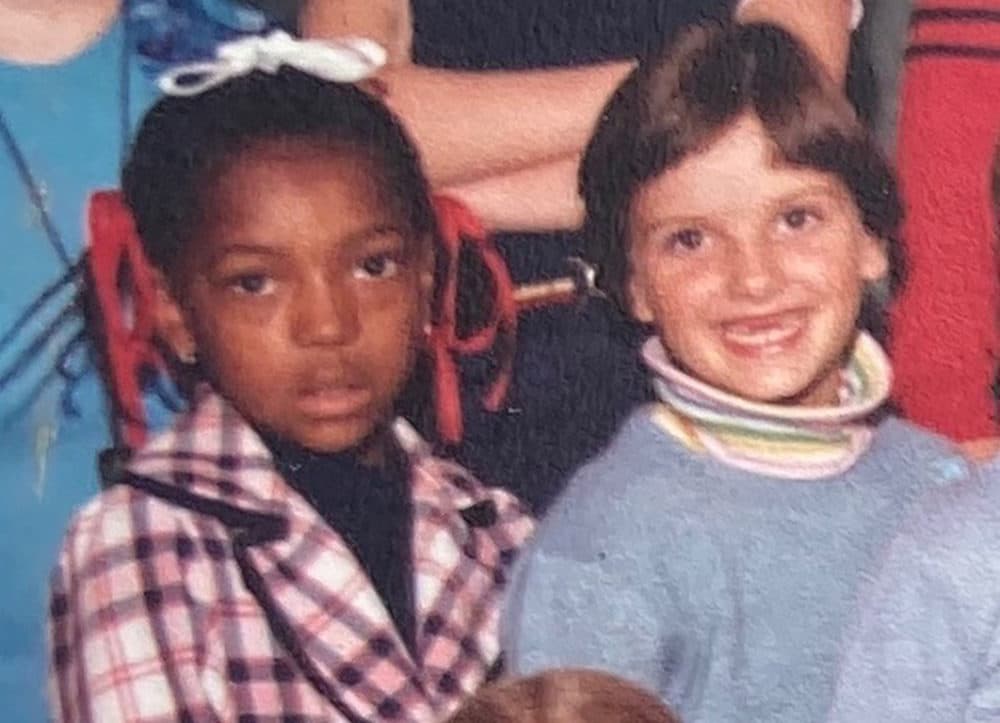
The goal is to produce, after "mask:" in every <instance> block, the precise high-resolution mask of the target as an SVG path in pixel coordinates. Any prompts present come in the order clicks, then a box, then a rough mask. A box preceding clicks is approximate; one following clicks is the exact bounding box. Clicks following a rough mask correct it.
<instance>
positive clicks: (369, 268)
mask: <svg viewBox="0 0 1000 723" xmlns="http://www.w3.org/2000/svg"><path fill="white" fill-rule="evenodd" d="M356 273H357V274H358V275H359V276H361V277H363V278H371V279H388V278H392V277H393V276H395V275H396V274H398V273H399V262H398V261H397V260H396V259H395V258H394V257H393V255H392V254H387V253H386V254H372V255H371V256H367V257H365V258H364V259H362V260H361V263H359V264H358V266H357V271H356Z"/></svg>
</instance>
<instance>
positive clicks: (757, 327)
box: [721, 310, 806, 356]
mask: <svg viewBox="0 0 1000 723" xmlns="http://www.w3.org/2000/svg"><path fill="white" fill-rule="evenodd" d="M805 328H806V313H805V311H804V310H795V311H786V312H780V313H776V314H764V315H761V316H749V317H743V318H740V319H735V320H732V321H727V322H723V323H722V324H721V329H722V339H723V342H724V343H725V345H726V347H727V348H729V349H730V350H731V351H733V352H735V353H736V354H739V355H740V356H767V355H771V354H778V353H782V352H785V351H787V350H788V349H789V348H791V347H792V346H793V345H794V344H795V343H796V342H798V340H799V339H800V338H801V337H802V334H803V332H804V331H805Z"/></svg>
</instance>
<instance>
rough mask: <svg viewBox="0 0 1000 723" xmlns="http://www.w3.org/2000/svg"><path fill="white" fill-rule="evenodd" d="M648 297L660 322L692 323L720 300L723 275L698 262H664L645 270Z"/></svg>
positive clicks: (662, 323) (670, 323)
mask: <svg viewBox="0 0 1000 723" xmlns="http://www.w3.org/2000/svg"><path fill="white" fill-rule="evenodd" d="M645 283H646V289H647V298H649V300H650V303H651V305H652V307H653V313H654V315H655V316H656V319H657V322H658V323H659V324H660V325H661V326H662V325H665V324H666V325H672V326H673V325H677V324H679V323H680V322H681V320H684V321H685V323H688V322H690V321H692V320H694V319H697V318H698V317H700V316H702V315H703V313H704V310H706V309H709V308H711V306H710V305H711V303H712V301H713V299H714V300H718V299H719V298H720V297H719V294H720V283H721V279H720V277H719V275H718V274H715V273H712V272H711V271H706V270H704V269H699V268H697V266H696V265H695V264H684V263H678V264H666V263H661V264H659V265H657V266H652V267H650V271H649V272H648V273H647V274H645Z"/></svg>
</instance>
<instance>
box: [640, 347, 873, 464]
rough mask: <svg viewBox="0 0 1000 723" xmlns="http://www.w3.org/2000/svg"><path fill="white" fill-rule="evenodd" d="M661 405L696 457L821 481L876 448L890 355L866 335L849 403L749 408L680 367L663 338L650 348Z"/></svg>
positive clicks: (847, 386) (664, 420) (851, 365)
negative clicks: (876, 421) (874, 423)
mask: <svg viewBox="0 0 1000 723" xmlns="http://www.w3.org/2000/svg"><path fill="white" fill-rule="evenodd" d="M642 355H643V359H644V360H645V362H646V364H647V366H648V367H649V368H650V370H651V371H652V372H653V386H654V389H655V391H656V394H657V397H658V398H659V400H660V403H659V404H657V405H655V408H654V411H653V419H654V421H655V422H656V423H657V424H658V425H659V426H660V427H662V428H663V429H664V430H665V431H666V432H667V433H669V434H670V435H671V436H673V437H675V438H677V439H678V440H680V441H681V442H682V443H683V444H684V445H685V446H687V447H688V448H689V449H692V450H694V451H697V452H700V453H703V454H709V455H711V456H712V457H715V458H716V459H719V460H720V461H722V462H725V463H726V464H729V465H731V466H733V467H738V468H740V469H745V470H748V471H751V472H755V473H757V474H763V475H767V476H771V477H781V478H786V479H803V480H804V479H821V478H823V477H830V476H833V475H837V474H840V473H841V472H843V471H845V470H847V469H848V468H850V467H851V466H852V465H853V464H854V463H855V461H857V459H858V457H860V456H861V454H862V453H863V452H864V451H865V450H866V449H867V448H868V445H869V444H870V442H871V437H872V428H871V426H870V424H869V420H870V418H871V416H872V414H873V413H874V412H875V411H876V410H877V409H879V408H880V407H881V406H882V405H883V404H884V402H885V400H886V399H887V398H888V396H889V391H890V387H891V384H892V370H891V367H890V365H889V361H888V359H887V358H886V355H885V352H883V351H882V348H881V347H880V346H879V344H878V342H876V341H875V340H874V339H873V338H872V337H871V336H870V335H868V334H866V333H864V332H862V333H860V334H859V336H858V339H857V342H856V343H855V347H854V351H853V353H852V354H851V358H850V360H849V361H848V363H847V365H846V367H845V368H844V370H843V384H842V387H841V403H840V404H839V405H837V406H830V407H802V406H798V407H797V406H783V405H778V404H764V403H758V402H752V401H748V400H746V399H742V398H740V397H737V396H734V395H732V394H728V393H726V392H723V391H721V390H719V389H716V388H714V387H712V386H709V385H707V384H705V383H704V382H700V381H698V380H697V379H694V378H693V377H691V376H689V375H687V374H685V373H684V372H682V371H681V370H680V369H678V368H677V367H676V366H674V365H673V364H672V363H671V362H670V360H669V358H668V356H667V354H666V352H665V350H664V348H663V345H662V344H661V343H660V341H659V339H657V338H655V337H654V338H652V339H649V340H648V341H647V342H646V343H645V344H644V345H643V351H642Z"/></svg>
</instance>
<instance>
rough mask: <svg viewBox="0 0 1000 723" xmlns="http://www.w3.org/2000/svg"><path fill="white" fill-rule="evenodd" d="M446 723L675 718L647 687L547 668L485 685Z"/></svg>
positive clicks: (662, 721)
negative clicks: (528, 676) (535, 672)
mask: <svg viewBox="0 0 1000 723" xmlns="http://www.w3.org/2000/svg"><path fill="white" fill-rule="evenodd" d="M448 723H678V719H677V718H676V717H675V716H674V715H672V714H671V712H670V711H669V710H668V709H667V707H666V706H665V705H664V704H663V703H662V702H661V701H660V699H659V698H657V697H656V696H655V695H653V694H652V693H649V692H647V691H645V690H643V689H642V688H639V687H636V686H634V685H632V684H631V683H627V682H625V681H624V680H622V679H620V678H616V677H615V676H613V675H609V674H607V673H601V672H598V671H592V670H553V671H548V672H545V673H541V674H539V675H535V676H532V677H530V678H519V679H516V680H510V681H506V682H503V683H499V684H497V685H492V686H488V687H486V688H483V689H482V690H480V691H479V693H477V694H476V695H475V696H473V697H472V698H471V699H470V700H469V701H468V702H467V703H466V704H465V705H464V706H462V708H461V710H459V711H458V713H456V714H455V715H454V716H453V717H452V718H451V719H450V720H449V721H448Z"/></svg>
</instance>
